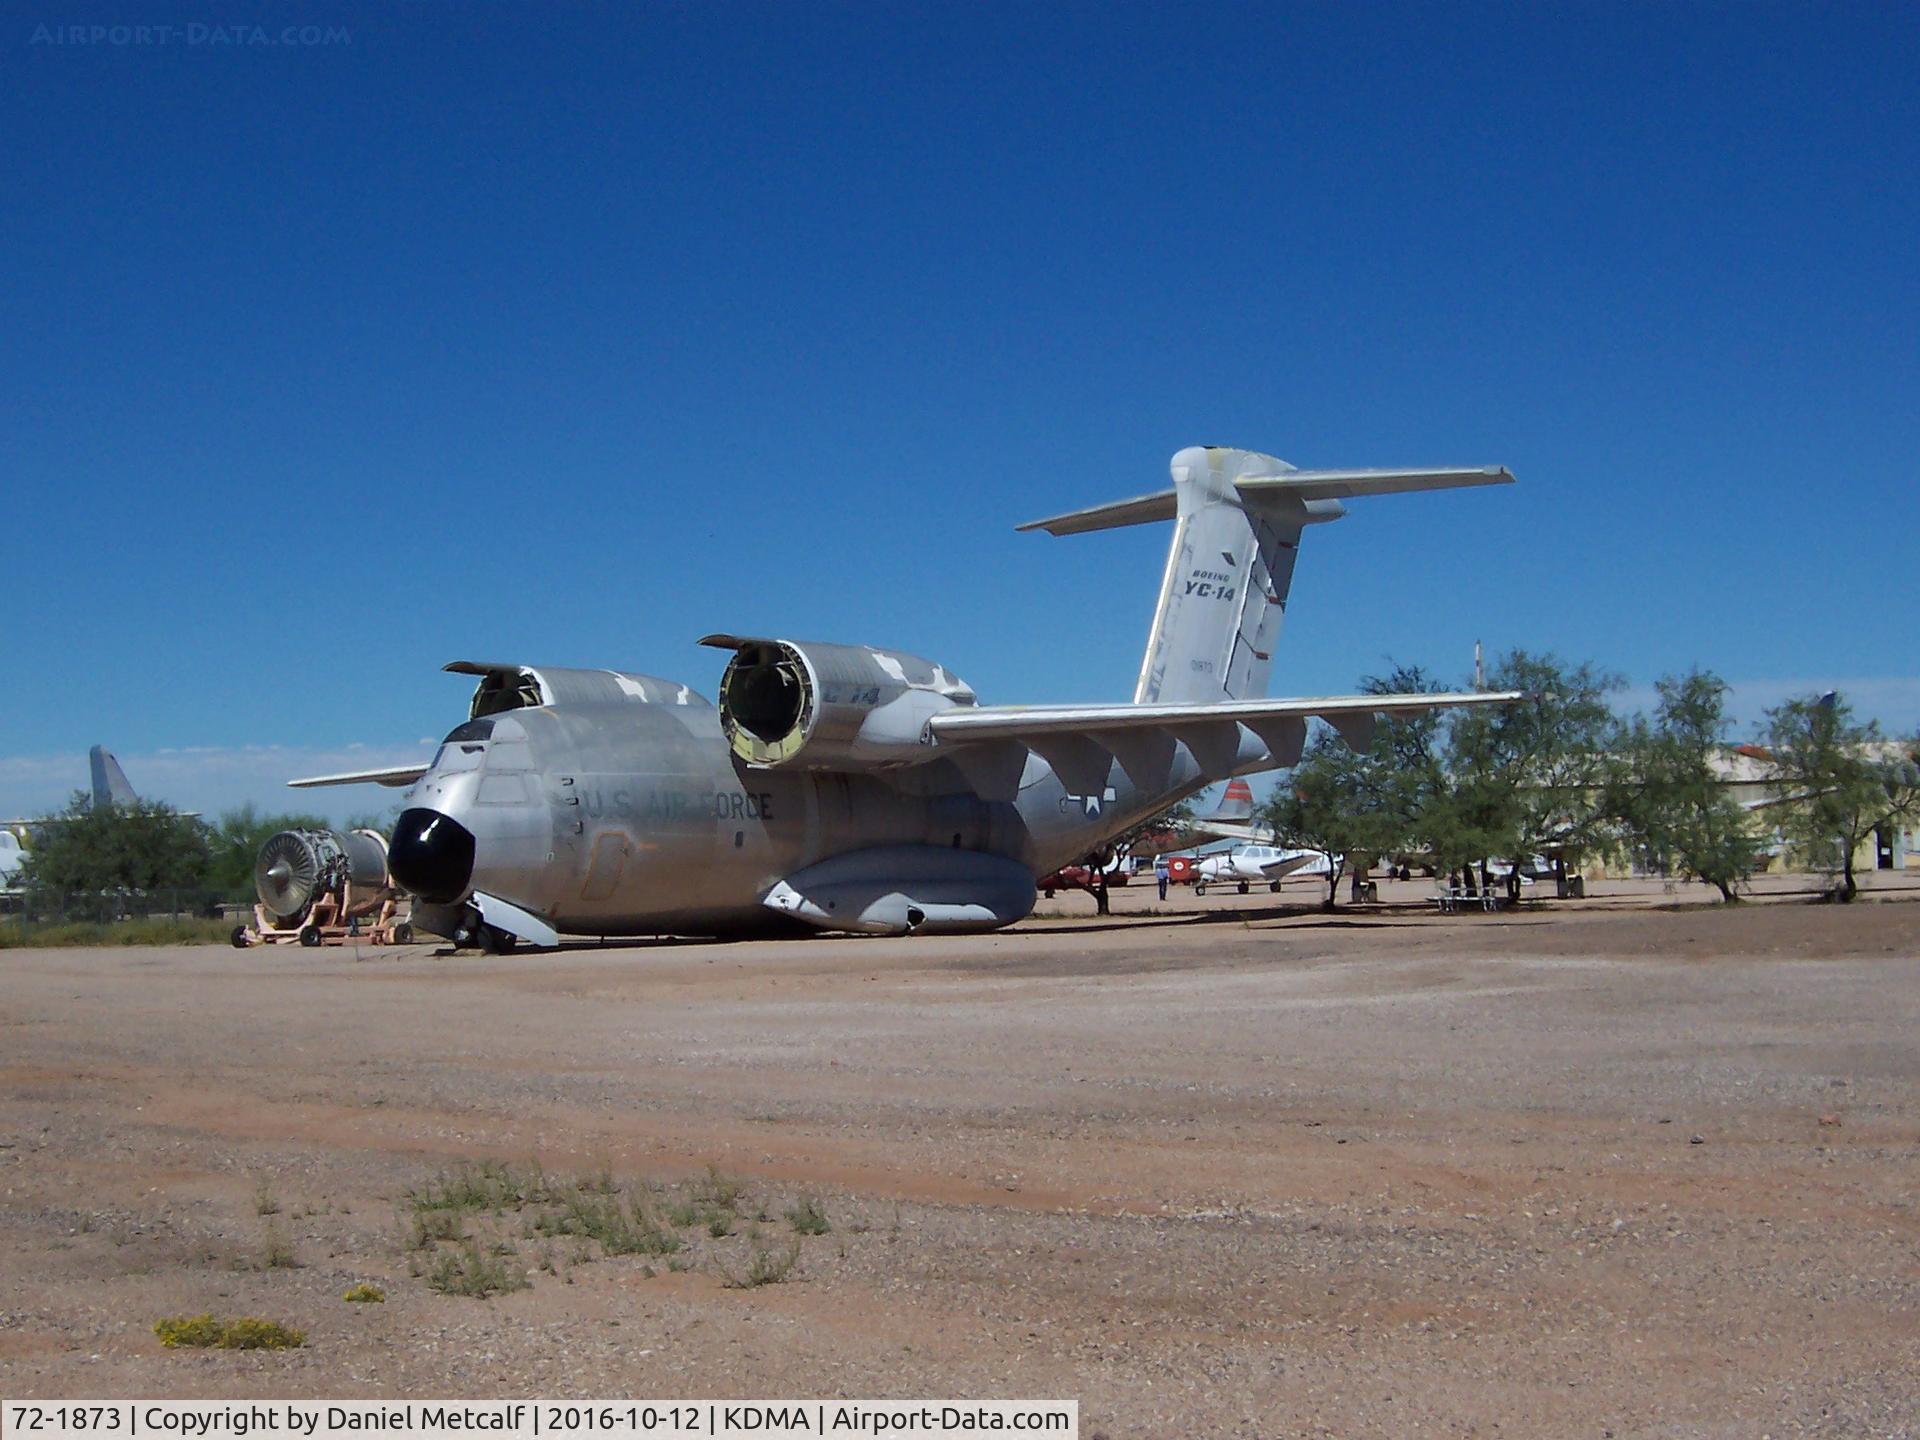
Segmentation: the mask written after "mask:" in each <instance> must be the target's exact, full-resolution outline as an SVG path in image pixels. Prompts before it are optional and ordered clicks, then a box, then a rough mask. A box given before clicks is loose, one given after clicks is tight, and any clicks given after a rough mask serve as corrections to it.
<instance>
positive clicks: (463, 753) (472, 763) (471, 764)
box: [428, 740, 487, 775]
mask: <svg viewBox="0 0 1920 1440" xmlns="http://www.w3.org/2000/svg"><path fill="white" fill-rule="evenodd" d="M486 753H487V746H486V742H485V741H484V740H481V741H474V740H450V741H448V742H447V743H446V744H444V745H442V746H441V747H440V749H439V750H438V751H437V752H436V753H435V754H434V757H433V764H432V765H430V766H429V767H428V768H429V769H431V770H437V771H438V772H439V773H441V774H442V775H451V774H454V773H456V772H458V771H461V770H478V769H479V768H480V761H481V759H482V757H484V756H485V755H486Z"/></svg>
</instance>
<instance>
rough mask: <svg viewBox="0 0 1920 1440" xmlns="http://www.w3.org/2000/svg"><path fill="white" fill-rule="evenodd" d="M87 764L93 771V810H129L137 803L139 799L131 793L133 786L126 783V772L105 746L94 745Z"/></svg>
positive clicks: (88, 754)
mask: <svg viewBox="0 0 1920 1440" xmlns="http://www.w3.org/2000/svg"><path fill="white" fill-rule="evenodd" d="M87 764H88V766H89V768H91V769H92V771H93V808H94V809H96V810H106V809H111V808H119V809H129V808H131V807H132V806H133V805H135V804H137V803H138V802H139V798H140V797H139V796H137V795H135V794H134V793H133V786H131V785H129V784H128V783H127V776H126V772H125V771H123V770H122V769H121V768H120V762H119V761H118V760H116V759H114V758H113V752H112V751H111V750H109V749H107V747H106V746H104V745H96V746H94V747H93V748H92V749H91V750H89V751H88V752H87Z"/></svg>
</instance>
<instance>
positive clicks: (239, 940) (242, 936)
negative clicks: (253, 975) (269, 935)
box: [227, 925, 250, 950]
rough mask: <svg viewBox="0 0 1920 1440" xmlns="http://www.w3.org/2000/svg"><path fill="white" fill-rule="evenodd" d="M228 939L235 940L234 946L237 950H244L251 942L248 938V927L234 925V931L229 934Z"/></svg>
mask: <svg viewBox="0 0 1920 1440" xmlns="http://www.w3.org/2000/svg"><path fill="white" fill-rule="evenodd" d="M227 939H229V940H231V941H232V942H233V948H234V949H236V950H244V949H246V948H247V945H248V944H249V943H250V942H249V941H248V940H247V927H246V926H244V925H236V926H234V927H233V933H232V934H231V935H229V936H228V937H227Z"/></svg>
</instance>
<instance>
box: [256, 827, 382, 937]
mask: <svg viewBox="0 0 1920 1440" xmlns="http://www.w3.org/2000/svg"><path fill="white" fill-rule="evenodd" d="M253 888H254V893H255V894H256V895H257V896H259V903H258V904H257V905H255V906H254V908H253V915H254V923H253V925H251V926H246V925H242V926H239V927H238V928H236V929H235V930H234V932H233V943H234V944H235V945H236V946H246V945H259V944H279V945H287V944H292V943H294V942H296V941H297V942H298V943H299V944H301V945H306V946H315V945H325V944H340V943H342V942H344V941H345V940H347V939H349V938H358V937H359V936H361V935H364V936H365V937H366V938H367V939H368V940H369V941H370V942H371V943H373V944H376V945H387V944H392V945H405V944H407V943H408V942H409V941H411V940H412V939H413V927H412V926H411V925H410V924H408V923H407V922H406V921H404V920H400V919H398V918H397V915H398V910H399V906H400V903H401V901H402V899H403V895H402V892H401V891H400V890H399V888H398V887H397V886H395V885H394V883H393V881H392V879H391V877H390V876H389V875H388V874H387V841H386V837H385V836H383V835H381V834H380V833H379V832H378V831H376V830H347V831H340V830H282V831H280V832H279V833H278V834H275V835H270V836H268V837H267V842H266V843H265V844H264V845H262V846H261V847H260V856H259V858H258V859H257V860H256V861H255V862H254V866H253Z"/></svg>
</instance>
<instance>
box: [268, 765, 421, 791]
mask: <svg viewBox="0 0 1920 1440" xmlns="http://www.w3.org/2000/svg"><path fill="white" fill-rule="evenodd" d="M429 768H430V767H429V766H427V765H424V764H422V765H394V766H390V767H389V768H387V769H385V770H347V771H343V772H342V773H341V774H338V775H309V776H307V777H306V778H305V779H303V780H289V781H288V782H287V784H288V785H290V786H292V787H293V788H294V789H295V790H313V789H317V788H318V787H319V786H322V785H391V786H393V787H394V788H395V789H398V788H400V787H401V786H405V785H411V784H413V782H414V781H416V780H418V779H419V778H420V777H421V776H422V775H424V774H426V773H427V770H428V769H429Z"/></svg>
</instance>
